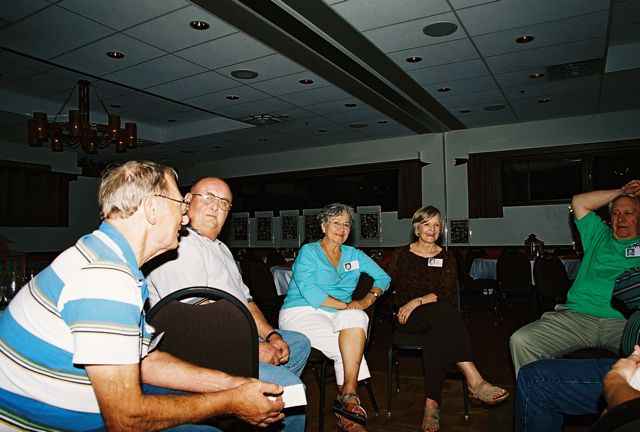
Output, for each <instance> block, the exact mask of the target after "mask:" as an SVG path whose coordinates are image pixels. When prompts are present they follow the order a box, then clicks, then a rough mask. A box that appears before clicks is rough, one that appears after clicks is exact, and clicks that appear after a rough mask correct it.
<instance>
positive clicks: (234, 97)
mask: <svg viewBox="0 0 640 432" xmlns="http://www.w3.org/2000/svg"><path fill="white" fill-rule="evenodd" d="M227 99H229V100H238V99H240V97H239V96H236V95H229V96H227Z"/></svg>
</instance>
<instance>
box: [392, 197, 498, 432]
mask: <svg viewBox="0 0 640 432" xmlns="http://www.w3.org/2000/svg"><path fill="white" fill-rule="evenodd" d="M412 223H413V232H414V234H415V235H416V237H417V238H418V239H417V241H415V242H413V243H411V244H410V245H408V246H403V247H400V248H398V249H396V250H395V251H394V253H393V256H392V257H391V262H390V265H389V271H388V273H389V274H390V275H391V281H392V283H393V285H394V289H395V299H396V303H397V304H398V305H401V306H400V309H399V310H398V321H399V323H400V329H401V330H402V331H405V332H408V333H419V334H423V335H424V347H425V349H424V350H423V351H422V356H423V362H424V387H425V394H426V401H425V409H424V417H423V420H422V431H423V432H434V431H437V430H439V429H440V423H439V409H438V407H439V406H440V402H441V398H442V386H443V384H444V379H445V375H446V372H447V369H450V366H452V365H454V364H455V365H456V366H457V367H458V369H460V371H461V372H462V373H463V374H464V376H465V378H466V380H467V384H468V385H469V391H470V394H471V396H472V397H474V398H477V399H479V400H480V401H482V402H484V403H487V404H495V403H498V402H502V401H504V400H505V399H506V398H508V397H509V393H508V392H507V391H506V390H504V389H502V388H499V387H495V386H492V385H491V384H489V383H487V382H486V381H485V380H484V379H483V378H482V375H480V372H478V369H477V368H476V366H475V364H474V363H473V362H472V361H471V358H472V354H471V343H470V342H469V335H468V333H467V329H466V327H465V325H464V322H463V321H462V318H461V316H460V313H459V312H458V309H457V308H456V302H457V294H456V261H455V258H454V257H453V255H452V254H451V253H450V252H447V251H445V250H443V249H442V248H441V247H440V246H438V244H437V241H438V238H439V237H440V233H441V232H442V218H441V216H440V211H439V210H438V209H437V208H435V207H432V206H427V207H423V208H421V209H419V210H418V211H416V212H415V213H414V215H413V220H412Z"/></svg>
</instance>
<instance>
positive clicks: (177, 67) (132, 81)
mask: <svg viewBox="0 0 640 432" xmlns="http://www.w3.org/2000/svg"><path fill="white" fill-rule="evenodd" d="M204 71H205V69H204V68H202V67H200V66H198V65H195V64H193V63H191V62H188V61H186V60H183V59H181V58H179V57H176V56H174V55H172V54H167V55H165V56H163V57H159V58H156V59H153V60H149V61H147V62H144V63H140V64H138V65H136V66H132V67H129V68H126V69H122V70H119V71H117V72H113V73H110V74H107V75H105V77H106V78H108V79H109V80H112V81H115V82H119V83H127V84H128V85H130V86H134V87H137V88H140V89H144V88H148V87H152V86H154V85H158V84H162V83H165V82H169V81H174V80H177V79H180V78H184V77H186V76H190V75H195V74H199V73H202V72H204Z"/></svg>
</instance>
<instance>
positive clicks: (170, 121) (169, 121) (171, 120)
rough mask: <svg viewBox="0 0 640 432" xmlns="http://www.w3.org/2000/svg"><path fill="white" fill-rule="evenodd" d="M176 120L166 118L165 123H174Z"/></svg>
mask: <svg viewBox="0 0 640 432" xmlns="http://www.w3.org/2000/svg"><path fill="white" fill-rule="evenodd" d="M175 122H176V121H175V120H174V119H169V120H167V123H175Z"/></svg>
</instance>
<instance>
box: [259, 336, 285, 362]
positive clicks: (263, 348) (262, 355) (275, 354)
mask: <svg viewBox="0 0 640 432" xmlns="http://www.w3.org/2000/svg"><path fill="white" fill-rule="evenodd" d="M280 357H282V353H281V352H280V350H279V349H278V348H276V346H275V345H273V344H270V343H269V342H262V341H260V343H258V358H259V359H260V361H261V362H262V363H267V364H271V365H275V366H278V365H279V364H280V363H281V362H280ZM288 357H289V356H288V355H287V359H288Z"/></svg>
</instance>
